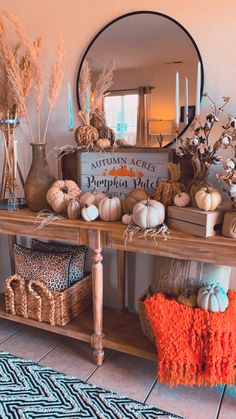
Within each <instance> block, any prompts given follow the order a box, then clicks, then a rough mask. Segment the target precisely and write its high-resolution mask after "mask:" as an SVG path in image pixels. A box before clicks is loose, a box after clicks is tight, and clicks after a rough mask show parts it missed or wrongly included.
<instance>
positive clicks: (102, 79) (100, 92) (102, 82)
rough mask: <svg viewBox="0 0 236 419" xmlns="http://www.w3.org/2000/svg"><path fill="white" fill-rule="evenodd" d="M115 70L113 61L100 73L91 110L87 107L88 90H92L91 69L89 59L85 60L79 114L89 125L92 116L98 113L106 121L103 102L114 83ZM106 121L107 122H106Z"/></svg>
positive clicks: (81, 79) (81, 73)
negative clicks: (88, 110)
mask: <svg viewBox="0 0 236 419" xmlns="http://www.w3.org/2000/svg"><path fill="white" fill-rule="evenodd" d="M114 70H115V63H114V61H111V62H110V63H109V64H108V65H107V66H104V68H103V71H102V72H101V73H100V74H99V76H98V78H97V81H96V83H95V87H94V94H93V101H91V109H90V112H87V109H86V91H87V89H88V90H89V91H91V85H92V83H91V70H90V67H89V64H88V60H84V62H83V65H82V68H81V72H80V81H79V100H80V107H81V110H80V111H79V116H80V118H81V120H82V122H83V123H84V124H87V125H89V123H90V118H91V117H92V116H93V115H96V116H97V117H98V118H100V119H101V121H102V122H104V121H105V119H104V115H103V112H102V102H103V98H104V96H105V94H106V92H107V91H108V90H109V89H110V87H111V86H112V84H113V72H114ZM104 123H105V122H104Z"/></svg>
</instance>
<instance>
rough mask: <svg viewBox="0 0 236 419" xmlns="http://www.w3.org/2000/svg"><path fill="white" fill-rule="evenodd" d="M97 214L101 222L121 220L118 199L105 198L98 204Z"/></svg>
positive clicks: (114, 197)
mask: <svg viewBox="0 0 236 419" xmlns="http://www.w3.org/2000/svg"><path fill="white" fill-rule="evenodd" d="M99 214H100V218H101V219H102V220H103V221H117V220H120V219H121V216H122V210H121V201H120V199H119V198H118V197H116V196H113V197H112V198H109V197H106V198H103V199H102V200H101V201H100V202H99Z"/></svg>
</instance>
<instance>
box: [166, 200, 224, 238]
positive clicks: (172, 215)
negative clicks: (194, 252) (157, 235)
mask: <svg viewBox="0 0 236 419" xmlns="http://www.w3.org/2000/svg"><path fill="white" fill-rule="evenodd" d="M167 217H168V219H167V224H168V227H170V228H173V229H175V230H179V231H184V232H185V233H191V234H194V235H195V236H199V237H210V236H214V235H216V234H219V233H220V230H221V226H222V223H223V217H224V210H223V209H217V210H215V211H203V210H200V209H199V208H191V207H185V208H180V207H174V206H170V207H168V210H167Z"/></svg>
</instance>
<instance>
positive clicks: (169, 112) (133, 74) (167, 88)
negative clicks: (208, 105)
mask: <svg viewBox="0 0 236 419" xmlns="http://www.w3.org/2000/svg"><path fill="white" fill-rule="evenodd" d="M85 61H86V62H87V63H88V65H89V67H90V70H91V82H92V83H91V92H90V99H91V104H92V101H93V92H94V89H95V86H96V82H97V81H98V80H99V76H101V73H102V71H103V70H104V68H105V67H107V68H109V66H110V67H111V66H112V65H114V67H115V69H114V71H113V77H112V83H111V86H110V87H109V90H108V91H106V93H105V95H104V97H103V101H102V103H101V104H100V106H99V107H98V108H97V109H96V112H97V113H98V114H100V115H103V116H105V120H106V125H107V126H109V127H110V128H112V129H113V130H114V131H115V135H116V141H117V143H120V144H122V145H130V146H133V145H136V146H144V147H163V146H168V144H170V142H172V140H173V136H174V132H175V125H176V124H175V122H176V112H179V131H180V134H181V133H182V132H183V130H184V129H185V128H186V127H187V126H188V125H189V123H190V122H191V121H192V119H193V117H194V115H195V104H196V86H197V63H198V61H200V62H201V91H202V88H203V67H202V61H201V57H200V54H199V51H198V49H197V47H196V45H195V43H194V41H193V39H192V38H191V36H190V35H189V34H188V32H187V31H186V30H185V29H184V28H183V27H181V26H180V25H179V24H178V23H177V22H175V21H173V20H172V19H170V18H168V17H167V16H163V15H161V14H158V13H155V12H137V13H134V14H129V15H125V16H122V17H120V18H118V19H117V20H115V21H113V22H111V23H110V24H109V25H107V26H106V27H105V28H104V29H103V30H102V31H101V32H100V33H99V34H98V35H96V37H95V38H94V40H93V41H92V42H91V44H90V46H89V47H88V49H87V51H86V52H85V54H84V57H83V59H82V62H81V65H80V70H79V74H78V89H77V90H78V91H79V84H80V82H81V68H82V65H83V63H84V62H85ZM176 72H178V73H179V99H178V104H176ZM80 96H81V92H80V94H78V103H79V107H80V103H81V97H80ZM176 106H177V107H178V108H179V109H178V110H176Z"/></svg>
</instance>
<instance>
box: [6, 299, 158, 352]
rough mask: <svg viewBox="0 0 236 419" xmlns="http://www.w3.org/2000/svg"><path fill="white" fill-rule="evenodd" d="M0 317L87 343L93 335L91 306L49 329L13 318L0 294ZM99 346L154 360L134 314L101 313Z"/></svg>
mask: <svg viewBox="0 0 236 419" xmlns="http://www.w3.org/2000/svg"><path fill="white" fill-rule="evenodd" d="M0 318H4V319H7V320H12V321H14V322H17V323H21V324H25V325H28V326H33V327H37V328H38V329H43V330H47V331H49V332H52V333H57V334H59V335H63V336H68V337H72V338H74V339H78V340H82V341H84V342H90V340H91V335H92V334H93V313H92V307H89V308H88V309H86V310H84V311H83V312H82V313H81V314H79V316H78V317H77V318H75V319H74V320H72V321H71V322H70V323H68V324H67V325H66V326H63V327H62V326H51V325H50V324H49V323H44V322H38V321H36V320H33V319H25V318H24V317H21V316H13V315H12V314H10V313H7V312H6V310H5V297H4V294H1V295H0ZM103 333H104V339H103V346H104V347H105V348H109V349H114V350H116V351H120V352H125V353H128V354H131V355H136V356H139V357H142V358H147V359H152V360H156V357H157V356H156V350H155V347H154V346H153V345H152V344H151V343H150V342H149V341H148V340H147V339H146V337H145V336H144V334H143V332H142V329H141V326H140V322H139V317H138V314H135V313H129V312H125V313H120V312H118V311H117V310H114V309H112V308H109V307H104V310H103Z"/></svg>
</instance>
